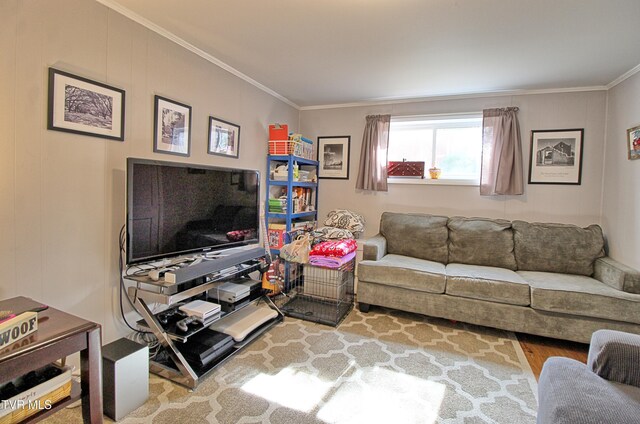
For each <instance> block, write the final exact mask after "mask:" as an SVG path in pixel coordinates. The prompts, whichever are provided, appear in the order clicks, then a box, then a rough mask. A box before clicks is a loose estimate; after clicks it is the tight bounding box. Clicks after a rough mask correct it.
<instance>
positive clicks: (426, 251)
mask: <svg viewBox="0 0 640 424" xmlns="http://www.w3.org/2000/svg"><path fill="white" fill-rule="evenodd" d="M447 220H448V218H447V217H446V216H436V215H426V214H412V213H394V212H384V213H383V214H382V217H381V218H380V233H381V234H382V235H383V236H384V237H385V239H387V253H392V254H396V255H404V256H411V257H414V258H419V259H426V260H429V261H435V262H440V263H443V264H446V263H447V258H448V247H447V239H448V238H449V231H448V230H447Z"/></svg>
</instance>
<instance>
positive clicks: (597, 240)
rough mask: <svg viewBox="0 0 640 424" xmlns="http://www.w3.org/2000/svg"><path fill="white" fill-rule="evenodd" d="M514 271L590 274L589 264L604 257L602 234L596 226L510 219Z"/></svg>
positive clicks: (591, 268)
mask: <svg viewBox="0 0 640 424" xmlns="http://www.w3.org/2000/svg"><path fill="white" fill-rule="evenodd" d="M511 225H512V226H513V233H514V237H513V239H514V245H515V254H516V262H517V265H518V270H523V271H543V272H561V273H565V274H577V275H593V263H594V261H595V260H596V259H597V258H600V257H602V256H604V236H603V235H602V229H601V228H600V226H598V225H590V226H588V227H586V228H580V227H578V226H576V225H569V224H540V223H528V222H524V221H513V223H512V224H511Z"/></svg>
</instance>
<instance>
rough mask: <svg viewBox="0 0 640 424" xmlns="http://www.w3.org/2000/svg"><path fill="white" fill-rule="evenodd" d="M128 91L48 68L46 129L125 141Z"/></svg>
mask: <svg viewBox="0 0 640 424" xmlns="http://www.w3.org/2000/svg"><path fill="white" fill-rule="evenodd" d="M124 100H125V92H124V90H121V89H119V88H116V87H112V86H110V85H107V84H103V83H101V82H96V81H92V80H90V79H87V78H83V77H79V76H77V75H73V74H70V73H68V72H64V71H61V70H59V69H55V68H49V95H48V119H47V129H50V130H55V131H64V132H70V133H74V134H82V135H90V136H93V137H101V138H108V139H111V140H119V141H123V140H124V104H125V101H124Z"/></svg>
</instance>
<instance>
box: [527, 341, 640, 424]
mask: <svg viewBox="0 0 640 424" xmlns="http://www.w3.org/2000/svg"><path fill="white" fill-rule="evenodd" d="M538 398H539V399H538V404H539V405H538V424H551V423H553V424H565V423H567V424H568V423H572V424H574V423H575V424H596V423H597V424H601V423H602V424H604V423H606V424H615V423H625V424H626V423H640V335H636V334H629V333H623V332H620V331H612V330H599V331H596V332H594V333H593V335H592V337H591V344H590V347H589V355H588V357H587V363H586V364H583V363H581V362H578V361H575V360H573V359H569V358H559V357H553V358H549V359H547V361H546V362H545V363H544V366H543V367H542V373H541V374H540V381H539V384H538Z"/></svg>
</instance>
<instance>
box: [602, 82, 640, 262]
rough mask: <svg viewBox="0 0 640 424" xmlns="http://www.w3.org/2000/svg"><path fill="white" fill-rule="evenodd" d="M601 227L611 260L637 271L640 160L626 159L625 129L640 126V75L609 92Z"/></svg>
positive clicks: (639, 259)
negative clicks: (605, 236) (614, 259)
mask: <svg viewBox="0 0 640 424" xmlns="http://www.w3.org/2000/svg"><path fill="white" fill-rule="evenodd" d="M608 94H609V95H608V101H607V137H606V139H607V143H606V153H605V158H604V162H605V167H604V188H603V204H602V224H603V227H604V230H605V232H606V234H607V235H608V237H609V252H610V254H611V256H612V257H614V258H616V259H618V260H619V261H621V262H622V263H624V264H626V265H628V266H631V267H633V268H635V269H640V254H639V252H640V219H639V218H640V187H639V186H638V182H640V160H629V159H628V157H627V141H626V140H627V129H628V128H632V127H636V126H638V125H640V73H636V74H635V75H634V76H632V77H630V78H628V79H626V80H625V81H623V82H622V83H620V84H618V85H616V86H615V87H613V88H612V89H610V90H609V93H608Z"/></svg>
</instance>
